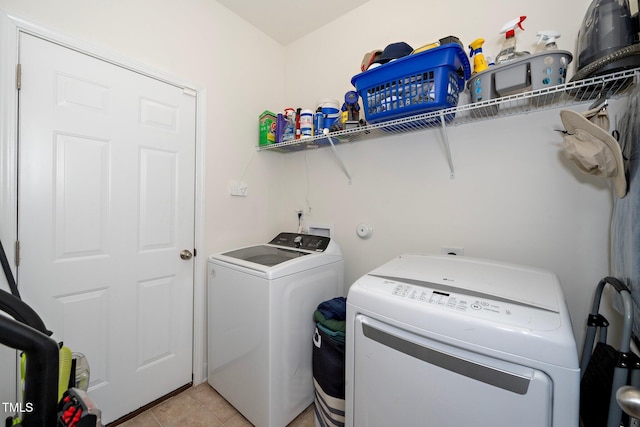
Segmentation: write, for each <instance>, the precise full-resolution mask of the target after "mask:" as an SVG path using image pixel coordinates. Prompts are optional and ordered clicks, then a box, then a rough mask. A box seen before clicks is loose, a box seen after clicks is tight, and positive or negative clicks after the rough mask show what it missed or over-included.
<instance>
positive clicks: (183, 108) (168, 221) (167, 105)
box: [18, 34, 196, 422]
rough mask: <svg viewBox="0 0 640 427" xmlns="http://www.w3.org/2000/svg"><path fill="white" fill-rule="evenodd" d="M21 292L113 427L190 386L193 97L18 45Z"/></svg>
mask: <svg viewBox="0 0 640 427" xmlns="http://www.w3.org/2000/svg"><path fill="white" fill-rule="evenodd" d="M20 63H21V68H22V79H21V80H22V88H21V90H20V95H19V197H18V200H19V220H18V237H19V239H20V242H21V264H20V267H19V284H20V287H21V292H22V295H23V299H24V300H25V301H26V302H27V303H28V304H30V305H31V306H32V307H33V308H34V309H35V310H36V311H37V312H38V313H39V314H40V315H41V316H42V318H43V319H44V321H45V324H46V325H47V327H48V328H49V329H51V330H52V331H53V332H54V337H55V338H56V339H57V340H59V341H64V343H65V345H67V346H69V347H71V349H72V350H73V351H77V352H81V353H84V354H85V355H87V357H88V359H89V363H90V365H91V386H90V389H89V390H90V396H91V397H92V398H93V399H94V400H95V401H96V403H97V404H98V406H100V407H101V409H102V411H103V422H110V421H113V420H115V419H117V418H119V417H121V416H123V415H125V414H127V413H129V412H131V411H133V410H135V409H137V408H139V407H141V406H143V405H145V404H147V403H149V402H151V401H153V400H155V399H156V398H158V397H161V396H163V395H164V394H166V393H168V392H170V391H173V390H174V389H176V388H179V387H180V386H182V385H184V384H187V383H189V382H190V381H191V375H192V372H193V370H192V336H193V326H192V322H193V307H192V305H193V300H192V298H193V259H182V258H181V257H180V252H181V251H183V250H189V251H193V248H194V182H195V179H194V176H195V173H194V172H195V108H196V99H195V97H194V96H193V94H190V93H185V92H184V91H183V89H181V88H178V87H175V86H172V85H170V84H167V83H164V82H161V81H158V80H155V79H153V78H150V77H147V76H143V75H141V74H138V73H136V72H133V71H130V70H127V69H124V68H121V67H118V66H116V65H114V64H111V63H108V62H105V61H102V60H100V59H96V58H93V57H90V56H88V55H85V54H82V53H79V52H76V51H74V50H71V49H69V48H66V47H63V46H60V45H57V44H54V43H52V42H50V41H46V40H42V39H40V38H37V37H35V36H31V35H28V34H22V35H21V36H20Z"/></svg>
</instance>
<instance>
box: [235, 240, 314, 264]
mask: <svg viewBox="0 0 640 427" xmlns="http://www.w3.org/2000/svg"><path fill="white" fill-rule="evenodd" d="M309 254H310V252H303V251H298V250H295V249H285V248H278V247H276V246H270V245H258V246H249V247H246V248H240V249H236V250H233V251H229V252H224V253H223V254H222V255H224V256H228V257H231V258H235V259H239V260H243V261H249V262H253V263H255V264H260V265H264V266H265V267H273V266H274V265H278V264H281V263H283V262H286V261H289V260H291V259H295V258H300V257H302V256H305V255H309Z"/></svg>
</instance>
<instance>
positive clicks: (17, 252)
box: [15, 240, 20, 267]
mask: <svg viewBox="0 0 640 427" xmlns="http://www.w3.org/2000/svg"><path fill="white" fill-rule="evenodd" d="M15 262H16V267H19V266H20V240H16V248H15Z"/></svg>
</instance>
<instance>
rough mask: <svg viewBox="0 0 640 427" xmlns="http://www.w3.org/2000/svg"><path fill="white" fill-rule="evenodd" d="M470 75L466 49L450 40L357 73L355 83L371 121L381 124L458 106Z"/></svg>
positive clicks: (368, 119) (353, 81)
mask: <svg viewBox="0 0 640 427" xmlns="http://www.w3.org/2000/svg"><path fill="white" fill-rule="evenodd" d="M470 76H471V66H470V64H469V59H468V58H467V54H466V53H465V51H464V49H463V48H462V47H461V46H460V45H459V44H457V43H450V44H445V45H442V46H439V47H436V48H433V49H429V50H426V51H423V52H420V53H416V54H412V55H408V56H405V57H403V58H400V59H396V60H395V61H392V62H389V63H387V64H384V65H381V66H379V67H376V68H374V69H372V70H368V71H365V72H364V73H360V74H357V75H355V76H353V78H352V79H351V84H353V86H354V87H355V88H356V90H357V91H358V94H359V95H360V98H362V103H363V107H364V108H363V109H364V115H365V118H366V119H367V121H368V122H370V123H378V122H383V121H385V120H394V119H400V118H403V117H408V116H413V115H416V114H423V113H428V112H431V111H435V110H441V109H444V108H450V107H455V106H456V105H458V94H459V92H460V91H462V90H464V84H465V81H466V80H468V79H469V77H470ZM446 119H447V120H451V119H453V114H451V115H450V116H448V117H446Z"/></svg>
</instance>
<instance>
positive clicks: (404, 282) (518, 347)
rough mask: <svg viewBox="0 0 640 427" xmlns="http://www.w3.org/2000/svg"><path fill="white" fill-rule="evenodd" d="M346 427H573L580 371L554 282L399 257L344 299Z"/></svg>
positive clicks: (499, 267) (482, 266)
mask: <svg viewBox="0 0 640 427" xmlns="http://www.w3.org/2000/svg"><path fill="white" fill-rule="evenodd" d="M345 371H346V425H347V426H357V427H365V426H366V427H378V426H379V427H388V426H418V425H428V426H438V427H460V426H468V425H475V426H487V427H489V426H490V427H513V426H518V427H551V426H553V427H577V426H578V423H579V415H578V412H579V390H580V368H579V365H578V353H577V350H576V344H575V339H574V336H573V330H572V328H571V322H570V319H569V313H568V311H567V307H566V303H565V299H564V295H563V292H562V290H561V288H560V283H559V281H558V279H557V277H556V276H555V274H553V273H551V272H548V271H545V270H539V269H533V268H529V267H523V266H517V265H510V264H505V263H499V262H494V261H487V260H480V259H472V258H466V257H459V256H451V255H443V256H436V255H433V256H430V255H420V254H408V255H402V256H400V257H398V258H396V259H394V260H392V261H390V262H388V263H386V264H384V265H382V266H380V267H379V268H376V269H375V270H373V271H371V272H370V273H369V274H366V275H364V276H363V277H361V278H360V279H359V280H357V281H356V282H355V283H354V284H353V285H352V286H351V288H350V289H349V293H348V297H347V341H346V366H345Z"/></svg>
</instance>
